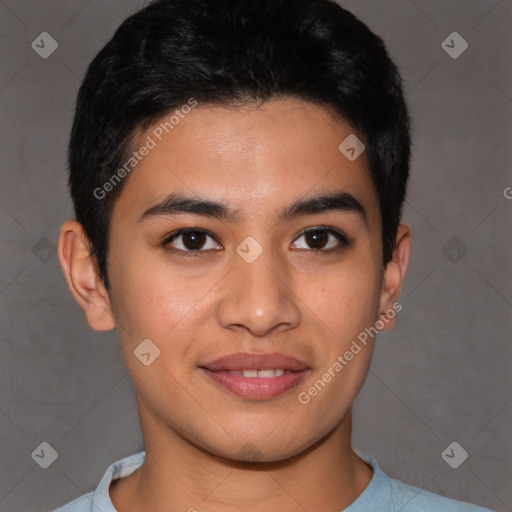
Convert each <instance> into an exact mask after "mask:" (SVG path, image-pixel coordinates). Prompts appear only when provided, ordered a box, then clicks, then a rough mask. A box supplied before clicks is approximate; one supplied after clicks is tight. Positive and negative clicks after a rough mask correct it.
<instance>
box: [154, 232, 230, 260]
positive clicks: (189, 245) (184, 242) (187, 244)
mask: <svg viewBox="0 0 512 512" xmlns="http://www.w3.org/2000/svg"><path fill="white" fill-rule="evenodd" d="M208 238H210V239H211V241H210V242H208ZM163 245H164V246H165V247H168V246H169V245H170V246H171V249H170V250H171V251H173V252H182V253H185V254H184V256H196V255H197V253H199V252H205V251H211V250H221V249H222V246H220V245H219V244H218V243H217V241H216V240H215V238H214V237H213V236H212V235H211V234H210V233H208V231H206V230H204V229H198V228H186V229H180V230H178V231H175V232H174V233H173V234H172V235H171V236H169V237H167V238H166V239H165V240H164V242H163ZM219 247H220V249H219ZM186 253H189V254H186ZM194 253H196V254H194Z"/></svg>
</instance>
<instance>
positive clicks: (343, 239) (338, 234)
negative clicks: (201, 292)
mask: <svg viewBox="0 0 512 512" xmlns="http://www.w3.org/2000/svg"><path fill="white" fill-rule="evenodd" d="M311 232H323V233H328V234H331V235H333V236H334V237H335V238H336V239H337V240H338V242H339V245H338V246H337V247H331V248H330V249H298V250H300V251H308V252H314V253H317V254H324V255H325V254H331V253H333V252H339V251H341V250H342V249H344V248H346V247H349V246H350V245H351V243H350V241H349V239H348V237H347V236H346V235H345V233H343V232H342V231H339V230H338V229H334V228H331V227H329V226H315V227H313V228H308V229H305V230H304V231H302V233H300V234H299V236H298V237H297V238H296V239H295V240H294V242H293V243H295V241H296V240H299V239H300V238H301V237H303V236H305V235H307V234H308V233H311ZM188 233H204V234H205V235H208V236H209V237H211V238H212V239H213V240H215V242H216V243H217V244H219V245H220V243H219V242H218V241H217V240H216V238H215V237H214V236H213V235H212V234H211V233H210V232H208V231H206V230H205V229H201V228H183V229H179V230H178V231H175V232H174V233H172V234H171V235H170V236H168V237H167V238H166V239H165V240H164V241H163V243H162V245H163V246H164V247H165V248H166V249H167V250H168V251H170V252H173V253H176V254H180V255H183V256H185V257H193V258H194V257H198V256H201V253H208V252H210V250H211V249H207V250H204V249H197V250H192V249H189V250H183V249H176V248H169V247H167V246H168V244H170V243H171V242H172V241H174V240H175V239H176V238H178V237H180V236H182V235H186V234H188ZM327 243H329V241H328V242H327ZM214 250H215V249H214Z"/></svg>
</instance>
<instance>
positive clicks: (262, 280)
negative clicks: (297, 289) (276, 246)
mask: <svg viewBox="0 0 512 512" xmlns="http://www.w3.org/2000/svg"><path fill="white" fill-rule="evenodd" d="M251 243H252V242H251V241H248V244H249V245H248V246H247V245H244V243H242V244H240V246H239V247H238V250H239V251H240V250H243V249H246V250H247V249H248V248H249V251H248V252H250V251H254V250H255V247H254V246H253V247H251V246H250V244H251ZM260 247H261V246H260ZM240 254H241V255H240ZM253 255H254V253H253ZM227 277H228V283H229V284H228V286H227V287H226V289H225V293H224V295H223V296H222V297H221V301H220V304H219V307H218V315H219V322H220V324H221V325H222V326H223V327H224V328H234V327H235V326H236V327H238V328H240V327H245V328H246V329H248V330H250V331H251V332H252V333H253V334H254V335H258V336H262V335H265V334H266V333H267V332H268V331H270V330H271V329H274V328H277V326H280V328H283V329H284V328H293V327H296V326H297V325H298V323H299V321H300V310H299V308H298V304H297V301H296V297H295V296H294V294H293V293H292V291H291V289H292V286H293V283H291V279H292V276H291V274H290V272H289V271H288V269H287V267H286V262H284V261H280V258H279V256H278V255H277V254H276V251H273V250H272V249H264V248H263V247H261V252H260V254H259V255H258V256H257V257H256V258H255V259H254V260H252V261H251V259H247V258H245V257H244V252H239V254H237V255H236V259H235V262H234V266H233V268H232V270H231V272H230V273H229V276H227Z"/></svg>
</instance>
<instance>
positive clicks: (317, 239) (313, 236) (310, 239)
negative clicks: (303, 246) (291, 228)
mask: <svg viewBox="0 0 512 512" xmlns="http://www.w3.org/2000/svg"><path fill="white" fill-rule="evenodd" d="M328 238H329V237H328V235H327V233H326V232H325V231H309V232H308V233H306V241H307V243H308V245H309V246H310V247H313V248H314V249H321V248H322V247H324V246H325V244H326V243H327V240H328Z"/></svg>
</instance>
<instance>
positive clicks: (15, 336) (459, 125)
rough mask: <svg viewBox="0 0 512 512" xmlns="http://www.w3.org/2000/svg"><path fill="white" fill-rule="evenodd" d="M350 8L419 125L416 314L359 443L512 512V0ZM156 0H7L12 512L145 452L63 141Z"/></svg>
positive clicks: (3, 209)
mask: <svg viewBox="0 0 512 512" xmlns="http://www.w3.org/2000/svg"><path fill="white" fill-rule="evenodd" d="M340 3H341V4H342V5H343V6H345V7H347V8H348V9H349V10H352V11H353V12H354V13H355V14H356V15H357V16H359V17H360V18H361V19H362V20H363V21H364V22H366V23H367V24H368V25H369V26H370V28H372V29H373V30H374V31H375V32H376V33H378V34H379V35H380V36H382V37H383V38H384V40H385V41H386V43H387V44H388V48H389V51H390V53H391V55H392V57H393V58H394V59H395V61H396V62H397V64H398V66H399V67H400V69H401V72H402V74H403V76H404V79H405V89H406V91H407V97H408V101H409V104H410V109H411V116H412V118H413V129H414V156H413V162H412V171H413V174H412V180H411V183H410V189H409V196H408V201H407V204H406V209H405V216H404V220H405V221H406V222H407V223H408V224H409V225H410V226H411V228H412V231H413V247H412V261H411V265H410V268H409V271H408V275H407V278H406V282H405V287H404V290H403V294H402V297H401V303H402V304H403V306H404V309H403V311H402V312H401V313H400V315H399V320H398V324H397V326H396V328H395V329H394V330H393V331H392V332H391V333H384V334H382V335H381V336H380V339H379V340H378V341H377V346H376V352H375V355H374V359H373V362H372V366H371V370H370V373H369V376H368V379H367V381H366V383H365V385H364V387H363V389H362V391H361V394H360V396H359V398H358V400H357V401H356V405H355V410H354V412H355V415H354V425H355V432H354V436H353V445H354V446H355V447H356V448H359V449H361V450H362V451H364V452H366V453H369V454H371V455H373V456H374V457H375V458H376V459H377V460H378V462H379V463H380V465H381V467H382V468H383V469H384V470H385V471H387V472H388V473H389V474H390V475H392V476H394V477H396V478H399V479H401V480H404V481H406V482H409V483H411V484H413V485H417V486H419V487H424V488H425V489H427V490H429V491H433V492H437V493H440V494H444V495H447V496H450V497H452V498H455V499H459V500H464V501H470V502H473V503H476V504H479V505H482V506H486V507H489V508H491V509H494V510H496V511H510V510H512V491H511V485H510V483H511V479H512V471H511V461H512V445H511V437H510V432H512V428H511V423H512V422H511V419H512V418H511V416H512V386H511V354H510V328H511V321H510V320H511V307H512V304H511V303H512V286H511V284H512V283H511V279H510V276H511V271H510V267H511V262H512V258H511V243H510V226H511V222H510V220H511V209H512V200H507V199H506V197H505V195H504V190H505V189H506V187H511V186H512V173H511V165H510V164H511V160H512V158H511V146H512V144H511V141H512V133H511V132H512V129H511V126H512V122H511V119H512V116H511V110H512V79H511V75H512V73H511V66H510V63H511V61H510V55H511V50H512V44H511V43H512V41H511V32H512V31H511V28H512V21H511V20H512V17H511V14H512V12H511V11H512V4H511V1H510V0H509V1H507V0H501V1H498V0H464V1H461V0H458V1H456V0H442V1H441V0H439V1H430V0H428V1H427V0H425V1H420V0H416V1H412V0H411V1H409V0H403V1H398V0H397V1H382V0H373V1H367V0H364V1H361V0H351V1H341V2H340ZM142 5H143V2H142V0H129V1H126V0H125V1H120V0H116V1H114V0H110V1H85V0H73V1H70V0H67V1H64V0H62V1H57V0H52V1H44V2H43V1H34V0H4V1H2V2H0V34H1V36H2V44H1V45H0V54H1V62H2V65H1V74H0V106H1V113H2V114H1V120H0V122H1V135H2V138H1V173H2V174H1V180H2V181H1V188H0V240H1V248H0V251H1V265H0V324H1V326H2V329H1V339H0V341H1V347H0V348H1V357H0V375H1V383H0V472H1V473H0V510H1V511H3V512H7V511H8V512H12V511H23V512H29V511H36V510H37V511H39V510H50V509H51V508H53V507H56V506H57V505H60V504H62V503H64V502H66V501H69V500H71V499H72V498H75V497H77V496H78V495H80V494H82V493H83V492H86V491H90V490H92V489H93V488H94V487H96V485H97V483H98V482H99V479H100V478H101V476H102V475H103V473H104V471H105V470H106V468H107V467H108V465H110V464H111V463H112V462H114V461H115V460H118V459H120V458H121V457H124V456H126V455H129V454H131V453H134V452H136V451H139V450H140V449H142V448H143V445H142V439H141V433H140V428H139V426H138V420H137V411H136V407H135V400H134V393H133V387H132V384H131V381H130V378H129V376H128V374H127V370H126V369H125V366H124V362H123V360H122V358H121V354H120V352H119V348H118V344H117V340H116V337H115V335H114V334H113V333H107V334H98V333H94V332H93V331H91V330H89V328H88V326H87V324H86V322H85V319H84V318H83V316H82V313H81V311H80V310H79V308H78V306H76V305H75V304H74V301H73V300H72V298H71V296H70V294H69V292H68V290H67V287H66V285H65V282H64V278H63V277H62V275H61V271H60V268H59V265H58V260H57V257H56V255H55V254H54V251H55V244H56V242H57V237H58V231H59V228H60V225H61V223H62V222H63V221H64V220H65V219H66V218H68V217H71V216H72V212H71V203H70V200H69V198H68V194H67V191H66V168H65V167H66V165H65V150H66V143H67V138H68V133H69V128H70V123H71V119H72V114H73V109H74V100H75V95H76V92H77V89H78V87H79V84H80V79H81V77H82V76H83V73H84V71H85V68H86V66H87V64H88V63H89V61H90V60H91V59H92V58H93V56H94V55H95V54H96V52H97V51H98V50H99V49H100V48H101V47H102V46H103V45H104V44H105V43H106V41H107V40H108V39H109V38H110V37H111V35H112V34H113V31H114V30H115V28H116V27H117V26H118V25H119V24H120V22H121V21H122V20H123V19H124V18H125V17H126V16H127V15H129V14H131V13H132V12H134V11H136V10H138V9H139V8H140V7H141V6H142ZM43 31H46V32H49V33H50V34H51V35H52V37H54V38H55V39H56V40H57V42H58V45H59V46H58V49H57V50H56V51H55V53H53V54H52V55H51V56H50V57H49V58H48V59H43V58H41V57H40V56H39V55H38V54H37V53H36V52H35V51H34V50H33V49H32V48H31V43H32V41H33V40H35V39H36V37H37V36H38V35H39V34H40V33H41V32H43ZM453 31H457V32H458V33H459V34H460V35H461V36H462V37H463V38H464V39H465V40H466V41H467V42H468V44H469V47H468V49H467V50H466V51H465V52H464V53H463V54H462V55H461V56H460V57H458V58H457V59H453V58H451V57H450V56H449V55H448V54H447V53H446V52H445V51H444V49H443V48H442V46H441V43H442V41H444V40H445V38H446V37H447V36H448V35H449V34H450V33H452V32H453ZM454 237H455V239H453V238H454ZM447 244H448V245H447ZM466 251H467V252H466ZM43 441H46V442H48V443H50V445H51V446H53V448H54V449H55V450H56V451H57V452H58V459H57V460H56V461H55V462H54V463H53V464H52V465H51V466H50V467H49V468H48V469H46V470H45V469H42V468H40V467H39V465H37V464H36V462H35V461H34V460H33V459H32V457H31V453H32V452H33V450H35V449H36V447H38V445H39V444H40V443H41V442H43ZM453 441H456V442H458V443H459V444H460V445H461V446H462V447H463V448H464V449H465V450H466V451H467V452H468V453H469V457H468V459H467V460H466V461H465V462H464V463H463V464H462V465H461V466H460V467H459V468H457V469H452V468H451V467H449V466H448V464H447V463H446V462H445V461H444V460H443V458H442V457H441V453H442V452H443V450H444V449H445V448H446V447H447V446H448V445H449V444H450V443H451V442H453Z"/></svg>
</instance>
